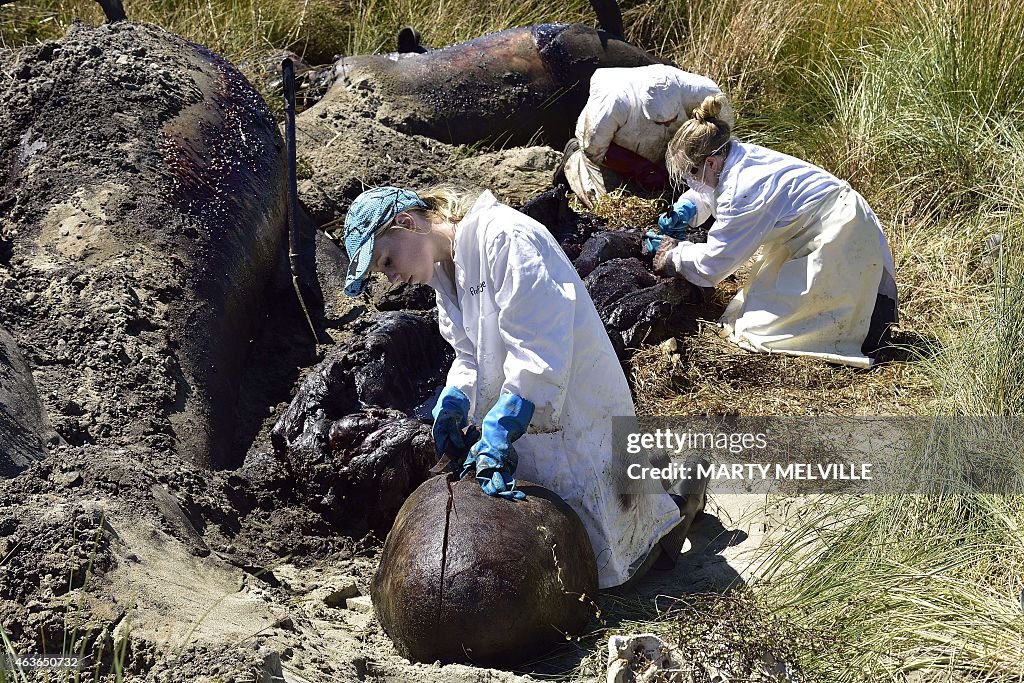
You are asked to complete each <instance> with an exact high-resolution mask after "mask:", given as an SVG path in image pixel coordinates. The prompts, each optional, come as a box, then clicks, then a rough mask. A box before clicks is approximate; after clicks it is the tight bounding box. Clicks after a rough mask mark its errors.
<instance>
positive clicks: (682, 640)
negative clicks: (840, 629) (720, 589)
mask: <svg viewBox="0 0 1024 683" xmlns="http://www.w3.org/2000/svg"><path fill="white" fill-rule="evenodd" d="M662 598H663V599H662V601H661V602H663V603H665V604H666V607H665V608H664V610H663V611H661V613H660V614H659V615H658V616H657V617H656V618H655V619H653V620H651V619H649V614H650V607H649V606H647V605H642V604H639V603H637V602H636V601H635V600H630V599H628V598H621V597H605V598H603V599H602V600H601V607H602V612H603V616H604V619H603V621H604V623H605V624H606V625H607V626H608V628H606V629H602V630H601V631H599V632H598V634H595V635H596V636H597V637H598V638H600V639H601V640H602V641H603V642H602V643H601V644H603V645H606V644H607V638H608V637H609V636H611V635H613V634H639V633H653V634H654V635H656V636H658V637H659V638H661V639H662V640H663V641H664V642H665V643H666V644H667V645H669V646H670V647H672V648H676V649H677V653H678V654H677V658H678V660H679V661H680V662H681V664H682V667H681V668H682V669H683V670H688V672H689V675H690V676H692V679H691V680H693V681H695V682H700V683H705V682H706V683H710V682H711V681H723V680H726V681H728V680H732V681H751V682H754V681H765V682H768V681H777V680H788V681H791V682H796V681H805V682H807V681H816V680H823V679H820V678H814V677H812V676H811V675H808V674H807V673H805V672H804V671H802V670H801V667H800V664H799V660H800V655H799V653H800V651H802V650H814V651H816V652H818V653H820V654H821V656H822V658H823V659H824V658H826V657H828V656H829V653H830V652H832V651H833V650H834V644H833V643H832V642H831V641H832V639H831V637H830V636H829V635H827V634H825V633H823V632H814V631H811V630H809V629H806V628H802V627H799V626H797V625H796V624H794V623H793V622H792V621H791V620H788V619H786V618H784V617H780V616H778V615H776V614H774V613H773V612H772V611H771V610H770V609H768V608H767V607H766V606H765V605H764V604H763V603H762V602H761V601H759V600H758V599H757V597H756V595H755V594H754V593H753V592H751V591H749V590H746V589H739V590H736V591H733V592H731V593H729V594H726V595H722V594H718V593H695V594H691V595H686V596H681V597H677V598H670V597H669V596H662ZM606 658H607V648H606V647H597V648H595V651H594V652H592V653H591V654H590V655H588V656H587V657H586V658H585V659H584V660H583V661H582V662H581V663H580V665H579V667H578V668H577V669H576V672H575V675H574V676H573V678H572V680H578V681H581V680H587V681H592V680H598V679H600V680H604V676H605V673H604V672H605V668H606ZM782 672H785V677H783V678H779V676H780V674H782ZM654 680H660V679H654Z"/></svg>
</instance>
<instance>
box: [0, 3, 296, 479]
mask: <svg viewBox="0 0 1024 683" xmlns="http://www.w3.org/2000/svg"><path fill="white" fill-rule="evenodd" d="M13 69H14V70H13V73H14V74H15V77H14V79H13V80H12V81H11V82H10V83H9V84H8V86H6V92H7V94H6V95H5V97H4V102H2V103H0V158H3V159H4V160H5V163H4V164H0V207H2V211H0V214H2V216H0V228H2V229H3V231H4V232H5V233H6V234H11V235H15V237H13V238H12V244H11V246H10V252H11V258H12V259H15V260H16V262H17V263H18V264H19V268H22V269H23V270H24V271H25V272H27V273H29V274H30V276H31V277H35V276H36V274H38V276H39V277H43V274H45V275H46V276H47V277H49V278H50V279H51V280H53V281H55V282H72V283H74V284H75V285H76V286H77V287H78V288H79V289H82V291H83V293H84V292H90V294H89V295H88V296H82V297H81V298H79V299H77V300H76V301H75V302H74V305H75V306H76V307H79V308H80V310H79V311H78V312H77V313H76V314H75V316H73V317H75V318H79V319H83V320H85V319H89V320H92V319H95V321H96V324H95V325H94V326H93V327H91V328H90V329H92V330H94V332H91V333H89V334H91V335H92V337H91V338H88V335H87V338H85V339H83V340H82V341H81V342H79V343H76V344H75V345H74V346H73V347H72V348H71V349H70V351H69V353H70V354H71V355H72V359H71V360H69V361H68V367H67V370H66V374H67V375H68V378H69V381H71V380H73V379H74V378H76V377H78V376H81V379H80V384H81V385H82V386H86V385H88V384H89V383H90V382H94V383H95V384H96V390H95V393H96V395H97V398H96V399H95V401H96V402H97V405H98V407H97V408H96V410H97V412H99V413H108V414H110V415H115V414H118V406H120V405H123V404H125V403H126V402H133V403H138V404H140V405H146V406H149V404H151V403H152V404H158V405H153V406H152V418H151V419H152V420H153V422H152V423H150V422H148V420H146V421H136V422H135V423H134V424H125V425H124V426H123V427H122V426H121V425H120V424H118V425H116V426H115V428H114V432H115V433H112V434H111V436H116V433H117V432H118V431H120V430H123V431H124V433H125V434H126V435H129V436H130V435H132V434H137V439H139V440H141V439H142V438H149V437H150V436H152V435H154V434H156V435H160V436H163V435H166V436H167V437H169V439H170V441H171V443H172V444H173V449H174V451H175V452H176V453H177V454H179V455H180V456H182V457H186V458H188V459H190V460H192V461H194V462H196V463H199V464H202V465H209V466H226V465H230V464H232V463H231V462H230V454H229V443H230V439H231V437H232V435H233V431H234V422H235V408H236V403H237V401H236V398H237V395H238V385H239V380H240V376H241V372H242V368H243V365H244V363H245V356H246V350H247V349H248V344H249V340H250V339H251V338H252V335H253V332H254V329H255V325H256V322H257V321H258V320H259V319H260V318H261V317H262V311H261V310H260V305H261V303H262V302H261V295H262V293H263V291H264V289H265V288H266V285H267V283H268V281H269V280H270V275H271V270H272V268H273V266H274V263H275V260H276V259H277V258H278V255H279V252H280V251H281V247H282V238H283V236H284V234H285V230H284V223H285V201H284V200H285V192H284V190H285V163H284V162H285V155H284V149H283V142H282V139H281V135H280V133H279V132H278V129H277V126H276V124H275V123H274V120H273V117H272V115H271V112H270V110H269V109H268V108H267V106H266V104H265V103H264V101H263V99H262V98H261V97H260V95H259V94H258V93H257V92H256V91H255V90H254V89H253V88H252V86H251V85H250V84H249V83H248V82H247V81H246V80H245V78H244V77H243V76H242V75H241V73H240V72H239V71H238V70H236V69H235V68H234V67H233V66H232V65H231V64H230V63H229V62H228V61H227V60H225V59H224V58H222V57H220V56H218V55H216V54H214V53H213V52H211V51H210V50H208V49H207V48H205V47H202V46H200V45H196V44H195V43H191V42H189V41H187V40H185V39H183V38H180V37H178V36H175V35H173V34H170V33H167V32H166V31H162V30H160V29H158V28H155V27H152V26H146V25H138V24H130V23H128V22H124V21H120V22H117V23H114V24H107V25H103V26H99V27H96V28H92V27H88V26H85V25H82V24H75V25H73V26H72V27H71V28H70V29H69V31H68V34H67V35H66V36H65V37H64V38H62V39H61V40H60V41H55V42H51V43H45V44H43V45H40V46H35V47H33V48H29V49H26V50H25V51H24V52H23V55H22V59H21V62H20V63H19V64H17V65H15V66H14V67H13ZM83 287H84V289H83ZM94 291H95V294H91V292H94ZM51 295H52V292H50V291H46V292H44V293H43V295H42V296H41V298H40V300H39V301H38V302H37V303H36V304H35V306H34V308H33V311H43V312H45V310H47V309H48V307H50V306H51V305H54V304H53V301H51ZM108 297H109V298H111V299H117V301H114V302H111V301H108V300H107V298H108ZM76 310H77V309H76ZM136 311H138V312H141V311H146V313H145V314H141V313H140V315H139V316H138V317H137V318H135V317H133V316H134V312H136ZM19 318H20V319H19V320H18V321H17V322H16V323H15V324H14V325H13V326H12V334H13V333H15V330H17V333H16V335H15V336H16V337H18V338H19V340H22V339H26V338H31V337H33V336H34V337H36V338H40V336H45V335H47V334H55V333H54V332H53V331H52V329H51V327H48V326H50V325H52V324H53V323H54V316H51V317H50V318H46V317H45V315H42V316H41V317H40V319H39V321H38V323H36V325H37V328H36V329H28V328H27V327H26V326H27V325H29V324H30V322H29V320H28V318H26V317H25V316H20V317H19ZM72 323H73V320H71V319H69V321H68V322H67V324H69V325H70V324H72ZM106 332H116V333H117V335H119V338H120V337H121V336H123V337H124V338H125V339H130V344H131V345H132V349H133V352H134V355H135V357H134V358H132V357H125V358H119V359H117V363H118V364H120V366H121V369H120V370H118V371H116V372H113V373H112V374H111V375H110V376H109V377H106V376H104V377H98V376H97V373H95V372H90V371H89V369H88V367H87V366H88V364H89V362H90V359H95V358H96V356H97V355H98V354H99V353H100V352H99V351H96V350H94V349H92V348H91V346H90V344H92V343H93V342H94V341H96V340H98V339H99V337H101V336H102V335H103V334H105V333H106ZM57 334H59V333H57ZM119 343H120V342H119ZM125 343H128V342H125ZM136 348H137V352H136V351H135V350H136ZM153 357H161V358H163V357H166V362H163V363H162V364H161V367H160V368H159V370H160V372H161V373H163V372H166V382H164V383H162V384H161V386H170V387H172V388H171V390H170V392H171V395H170V396H168V397H166V398H165V397H163V396H160V397H156V396H154V395H153V393H152V391H151V390H150V389H149V387H143V386H142V384H143V383H142V381H137V382H135V383H134V384H131V385H130V386H125V387H124V392H126V393H128V395H125V394H122V395H120V396H114V395H113V392H112V391H110V390H109V388H107V386H108V385H109V384H111V383H115V384H116V383H117V382H118V381H120V379H123V378H125V377H126V376H127V375H128V373H130V372H133V371H134V370H136V369H137V368H139V366H140V364H147V363H149V360H148V359H150V358H153ZM150 376H151V377H152V374H151V375H150ZM75 381H78V380H75ZM72 383H74V382H72ZM139 387H141V388H139ZM104 402H106V403H105V405H100V404H104ZM133 430H134V431H133ZM97 438H105V436H104V435H102V434H101V435H96V434H89V435H83V436H82V439H83V440H92V439H97Z"/></svg>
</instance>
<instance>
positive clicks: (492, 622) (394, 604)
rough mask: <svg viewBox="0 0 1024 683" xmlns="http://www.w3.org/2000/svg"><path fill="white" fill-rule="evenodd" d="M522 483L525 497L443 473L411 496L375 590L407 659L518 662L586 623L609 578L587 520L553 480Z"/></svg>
mask: <svg viewBox="0 0 1024 683" xmlns="http://www.w3.org/2000/svg"><path fill="white" fill-rule="evenodd" d="M449 484H450V487H449ZM518 488H519V489H521V490H522V491H524V492H525V493H526V500H523V501H512V500H505V499H503V498H492V497H490V496H487V495H485V494H484V493H483V492H482V491H481V490H480V485H479V484H478V483H477V482H476V481H475V480H473V479H472V478H468V479H464V480H462V481H454V482H449V480H448V479H447V478H446V477H444V476H436V477H433V478H431V479H429V480H427V481H426V482H424V483H423V484H422V485H421V486H420V487H419V488H418V489H417V490H416V491H415V492H414V493H413V494H412V495H411V496H410V497H409V499H408V500H406V502H405V504H404V505H403V506H402V509H401V510H400V511H399V513H398V518H397V519H396V521H395V525H394V527H393V528H392V529H391V532H390V533H389V534H388V538H387V541H386V542H385V544H384V551H383V553H382V555H381V561H380V566H379V567H378V568H377V573H376V575H375V576H374V578H373V585H372V587H371V595H372V598H373V605H374V609H375V610H376V613H377V616H378V618H379V619H380V622H381V624H382V625H383V627H384V630H385V631H386V632H387V634H388V635H389V636H390V637H391V639H392V640H393V641H394V643H395V647H396V648H397V650H398V652H399V653H400V654H401V655H402V656H404V657H407V658H408V659H410V660H412V661H417V662H434V661H436V660H441V661H443V662H470V663H473V664H477V665H485V666H500V665H505V666H508V665H513V664H515V663H518V662H522V661H526V660H528V659H530V658H533V657H535V656H537V655H538V654H541V653H543V652H544V651H545V650H547V649H550V647H551V646H553V645H555V644H557V643H560V642H565V638H566V635H572V634H579V633H581V632H582V630H583V629H584V627H585V626H586V624H587V622H588V621H589V619H590V616H591V612H592V607H593V598H594V596H595V595H596V594H597V587H598V584H597V565H596V562H595V559H594V552H593V550H592V549H591V546H590V540H589V538H588V537H587V532H586V529H584V527H583V523H582V522H581V521H580V519H579V517H577V516H576V513H575V512H573V510H572V509H571V508H570V507H569V506H568V505H567V504H566V503H565V502H564V501H562V499H561V498H559V497H558V496H557V495H555V494H554V493H552V492H551V491H549V490H548V489H546V488H543V487H541V486H538V485H536V484H532V483H530V482H527V481H522V480H520V481H519V482H518ZM449 491H450V494H449Z"/></svg>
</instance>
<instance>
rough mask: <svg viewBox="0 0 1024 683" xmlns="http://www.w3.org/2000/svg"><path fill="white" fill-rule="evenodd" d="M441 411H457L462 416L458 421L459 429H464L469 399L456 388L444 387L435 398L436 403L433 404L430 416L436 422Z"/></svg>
mask: <svg viewBox="0 0 1024 683" xmlns="http://www.w3.org/2000/svg"><path fill="white" fill-rule="evenodd" d="M442 410H444V411H458V414H459V415H461V416H462V419H460V420H459V429H464V428H465V427H466V425H467V424H468V421H469V397H468V396H466V394H465V393H463V391H462V389H459V388H458V387H445V388H444V390H443V391H442V392H441V395H440V396H438V397H437V403H435V404H434V409H433V410H432V411H430V415H431V416H432V417H433V418H434V419H435V420H436V419H437V416H438V415H440V414H441V411H442Z"/></svg>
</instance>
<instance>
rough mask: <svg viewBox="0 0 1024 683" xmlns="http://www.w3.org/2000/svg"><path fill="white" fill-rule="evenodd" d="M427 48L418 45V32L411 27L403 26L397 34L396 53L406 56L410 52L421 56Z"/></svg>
mask: <svg viewBox="0 0 1024 683" xmlns="http://www.w3.org/2000/svg"><path fill="white" fill-rule="evenodd" d="M426 51H427V48H425V47H423V46H422V45H420V32H419V31H417V30H416V29H414V28H413V27H412V26H403V27H402V29H401V30H400V31H399V32H398V53H399V54H408V53H410V52H414V53H418V54H422V53H424V52H426Z"/></svg>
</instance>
